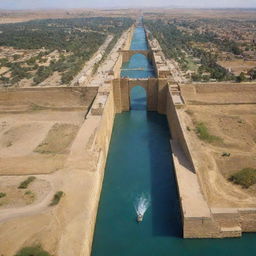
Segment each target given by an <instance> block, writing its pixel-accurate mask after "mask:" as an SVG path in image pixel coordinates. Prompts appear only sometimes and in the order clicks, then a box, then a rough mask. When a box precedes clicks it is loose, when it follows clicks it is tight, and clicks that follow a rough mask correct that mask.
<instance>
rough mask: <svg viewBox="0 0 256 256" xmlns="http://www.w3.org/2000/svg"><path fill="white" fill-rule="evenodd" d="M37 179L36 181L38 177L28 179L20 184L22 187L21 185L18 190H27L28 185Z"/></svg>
mask: <svg viewBox="0 0 256 256" xmlns="http://www.w3.org/2000/svg"><path fill="white" fill-rule="evenodd" d="M35 179H36V177H34V176H30V177H28V178H27V179H26V180H24V181H22V182H21V183H20V185H19V187H18V188H20V189H25V188H27V187H28V185H29V184H30V183H31V182H33V181H34V180H35Z"/></svg>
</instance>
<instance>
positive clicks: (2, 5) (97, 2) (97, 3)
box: [0, 0, 256, 9]
mask: <svg viewBox="0 0 256 256" xmlns="http://www.w3.org/2000/svg"><path fill="white" fill-rule="evenodd" d="M158 6H159V7H161V6H170V7H172V6H177V7H206V8H208V7H210V8H211V7H213V8H214V7H231V8H236V7H241V8H251V7H254V8H256V0H139V1H138V0H128V1H127V0H0V9H34V8H83V7H84V8H87V7H88V8H93V7H97V8H107V7H109V8H113V7H117V8H119V7H158Z"/></svg>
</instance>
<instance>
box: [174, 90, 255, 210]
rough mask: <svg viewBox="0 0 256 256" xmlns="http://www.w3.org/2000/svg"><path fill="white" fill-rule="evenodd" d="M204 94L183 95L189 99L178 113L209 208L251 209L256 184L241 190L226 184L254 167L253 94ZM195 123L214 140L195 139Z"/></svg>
mask: <svg viewBox="0 0 256 256" xmlns="http://www.w3.org/2000/svg"><path fill="white" fill-rule="evenodd" d="M231 86H232V85H231ZM201 89H202V87H201ZM255 90H256V89H255ZM206 91H207V90H205V91H204V90H201V92H199V90H198V91H197V93H195V94H193V93H192V94H193V95H194V96H192V94H191V93H188V94H186V93H185V94H184V95H185V99H187V100H188V97H189V96H188V95H189V94H190V95H191V98H193V100H191V101H190V100H188V104H187V106H186V108H185V109H180V110H179V112H180V114H181V117H182V119H183V121H184V125H185V127H184V130H185V131H186V134H187V136H188V138H189V140H190V144H191V146H192V148H193V149H194V155H195V156H196V162H197V163H198V166H199V170H200V173H199V178H200V181H201V182H200V183H201V186H202V188H203V190H204V192H205V194H206V195H207V198H208V201H209V203H210V205H211V207H224V208H225V207H255V206H256V200H255V197H256V185H253V186H251V187H250V188H249V189H244V188H242V187H241V186H239V185H234V184H233V183H231V182H230V181H228V178H229V177H230V176H231V175H232V174H234V173H235V172H237V171H239V170H241V169H243V168H255V167H256V134H255V129H256V105H255V102H256V99H255V92H252V91H250V92H249V91H246V90H245V91H242V92H241V91H240V92H233V93H232V92H231V91H232V90H231V91H228V90H227V91H225V90H222V91H219V92H218V91H216V90H215V92H214V93H213V92H211V93H207V92H206ZM219 99H220V100H219ZM235 102H236V103H235ZM244 103H245V104H244ZM199 123H204V124H205V126H206V127H207V129H208V132H209V134H210V135H213V136H216V137H217V138H218V139H217V140H215V141H213V142H208V141H203V140H201V139H199V138H198V136H197V134H196V126H197V124H199ZM223 153H230V156H228V157H226V156H223Z"/></svg>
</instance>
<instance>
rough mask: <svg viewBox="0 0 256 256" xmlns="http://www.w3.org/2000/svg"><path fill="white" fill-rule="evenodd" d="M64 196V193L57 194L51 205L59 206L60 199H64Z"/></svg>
mask: <svg viewBox="0 0 256 256" xmlns="http://www.w3.org/2000/svg"><path fill="white" fill-rule="evenodd" d="M63 195H64V192H63V191H58V192H56V193H55V195H54V197H53V199H52V202H51V203H50V206H54V205H57V204H58V203H59V202H60V199H61V198H62V196H63Z"/></svg>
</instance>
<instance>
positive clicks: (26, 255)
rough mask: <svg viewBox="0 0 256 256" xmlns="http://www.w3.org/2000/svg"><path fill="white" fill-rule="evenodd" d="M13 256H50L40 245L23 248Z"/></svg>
mask: <svg viewBox="0 0 256 256" xmlns="http://www.w3.org/2000/svg"><path fill="white" fill-rule="evenodd" d="M15 256H51V254H49V253H48V252H47V251H45V250H43V249H42V247H41V246H40V245H38V246H32V247H25V248H23V249H21V250H20V251H19V252H18V253H16V254H15Z"/></svg>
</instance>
